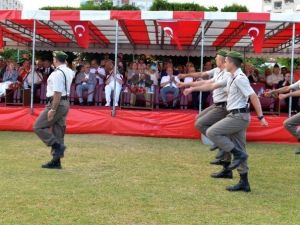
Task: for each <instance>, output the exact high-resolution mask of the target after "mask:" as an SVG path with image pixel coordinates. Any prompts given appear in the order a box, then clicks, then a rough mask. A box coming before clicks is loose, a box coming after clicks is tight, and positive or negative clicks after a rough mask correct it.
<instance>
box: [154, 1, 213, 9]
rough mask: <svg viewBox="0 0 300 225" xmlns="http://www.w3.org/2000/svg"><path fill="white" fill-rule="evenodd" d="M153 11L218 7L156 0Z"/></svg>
mask: <svg viewBox="0 0 300 225" xmlns="http://www.w3.org/2000/svg"><path fill="white" fill-rule="evenodd" d="M150 10H151V11H162V10H165V11H218V8H217V7H215V6H214V7H212V6H211V7H209V8H206V7H205V6H202V5H199V4H196V3H170V2H168V1H166V0H154V2H153V4H152V6H151V7H150Z"/></svg>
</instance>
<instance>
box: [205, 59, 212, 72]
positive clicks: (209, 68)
mask: <svg viewBox="0 0 300 225" xmlns="http://www.w3.org/2000/svg"><path fill="white" fill-rule="evenodd" d="M212 69H213V63H212V62H211V61H207V62H206V63H205V64H204V67H203V71H209V70H212Z"/></svg>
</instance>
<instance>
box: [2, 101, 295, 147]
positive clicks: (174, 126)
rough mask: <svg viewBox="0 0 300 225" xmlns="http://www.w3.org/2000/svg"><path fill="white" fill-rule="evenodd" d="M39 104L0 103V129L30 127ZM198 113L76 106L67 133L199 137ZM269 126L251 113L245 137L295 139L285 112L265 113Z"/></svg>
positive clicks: (267, 139)
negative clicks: (114, 110) (113, 110)
mask: <svg viewBox="0 0 300 225" xmlns="http://www.w3.org/2000/svg"><path fill="white" fill-rule="evenodd" d="M42 110H43V107H42V106H39V107H37V108H35V110H34V114H33V115H31V114H30V111H29V109H28V108H24V107H0V130H2V131H32V125H33V123H34V120H35V119H36V117H37V116H38V114H39V113H40V112H41V111H42ZM196 115H197V112H196V111H192V110H175V111H173V110H161V111H137V110H123V109H122V110H120V109H118V110H117V116H116V117H111V110H110V109H108V108H103V107H76V106H73V107H72V108H71V110H70V113H69V115H68V120H67V133H70V134H71V133H72V134H89V133H94V134H115V135H132V136H133V135H134V136H151V137H172V138H199V136H200V135H199V133H198V131H197V130H196V129H195V128H194V121H195V117H196ZM266 119H267V120H268V122H269V127H268V128H263V127H261V126H260V124H259V121H258V120H257V119H256V116H254V115H253V118H252V121H251V124H250V127H249V129H248V131H247V140H249V141H264V142H295V139H294V138H293V137H292V136H291V135H290V134H288V133H287V132H286V131H285V129H284V128H283V126H282V123H283V121H284V120H285V119H286V116H267V117H266Z"/></svg>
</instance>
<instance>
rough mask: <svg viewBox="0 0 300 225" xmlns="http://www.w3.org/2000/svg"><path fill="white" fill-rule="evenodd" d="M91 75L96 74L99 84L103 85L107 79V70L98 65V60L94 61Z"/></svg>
mask: <svg viewBox="0 0 300 225" xmlns="http://www.w3.org/2000/svg"><path fill="white" fill-rule="evenodd" d="M90 73H92V74H95V76H96V79H97V80H98V84H100V85H101V84H103V83H104V79H105V70H104V68H103V67H100V66H99V65H98V62H97V60H96V59H93V60H92V61H91V69H90Z"/></svg>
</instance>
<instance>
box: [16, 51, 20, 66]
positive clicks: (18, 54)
mask: <svg viewBox="0 0 300 225" xmlns="http://www.w3.org/2000/svg"><path fill="white" fill-rule="evenodd" d="M17 62H18V63H20V49H18V51H17Z"/></svg>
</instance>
